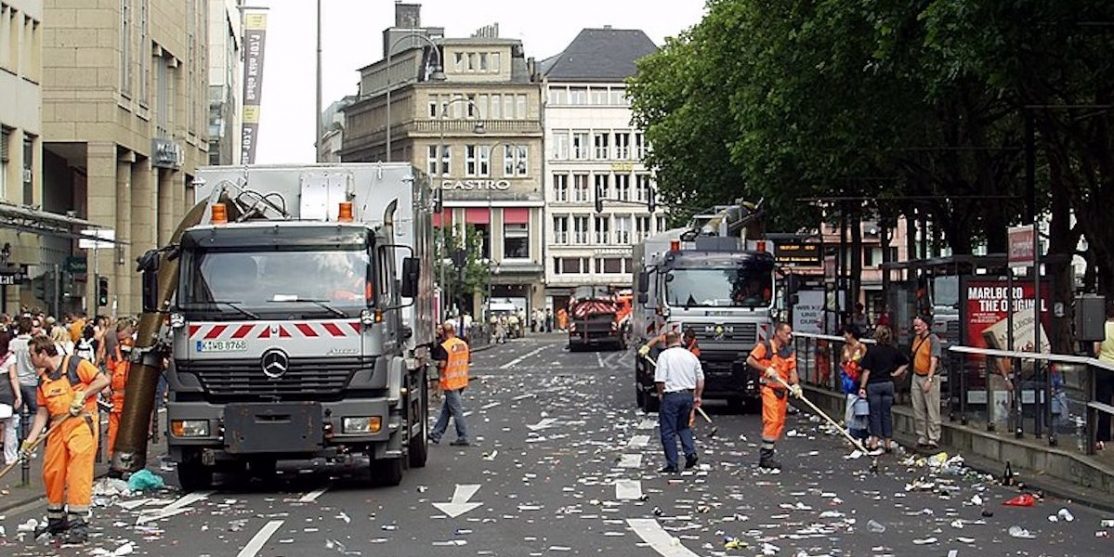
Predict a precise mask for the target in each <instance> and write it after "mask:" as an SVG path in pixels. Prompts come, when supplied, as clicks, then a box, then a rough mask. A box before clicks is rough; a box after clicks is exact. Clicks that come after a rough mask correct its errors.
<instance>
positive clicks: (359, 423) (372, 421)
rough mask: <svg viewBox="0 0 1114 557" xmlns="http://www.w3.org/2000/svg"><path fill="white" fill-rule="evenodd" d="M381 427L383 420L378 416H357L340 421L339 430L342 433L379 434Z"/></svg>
mask: <svg viewBox="0 0 1114 557" xmlns="http://www.w3.org/2000/svg"><path fill="white" fill-rule="evenodd" d="M382 427H383V418H380V417H379V416H358V417H352V418H344V419H343V420H341V424H340V429H341V432H343V433H379V429H380V428H382Z"/></svg>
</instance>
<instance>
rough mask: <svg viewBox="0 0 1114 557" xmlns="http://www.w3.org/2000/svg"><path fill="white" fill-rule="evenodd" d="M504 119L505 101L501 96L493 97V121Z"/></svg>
mask: <svg viewBox="0 0 1114 557" xmlns="http://www.w3.org/2000/svg"><path fill="white" fill-rule="evenodd" d="M502 117H503V100H502V96H501V95H492V96H491V119H492V120H498V119H500V118H502Z"/></svg>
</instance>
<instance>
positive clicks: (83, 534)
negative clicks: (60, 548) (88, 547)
mask: <svg viewBox="0 0 1114 557" xmlns="http://www.w3.org/2000/svg"><path fill="white" fill-rule="evenodd" d="M87 541H89V524H88V523H87V522H85V519H83V518H75V519H74V520H71V521H70V527H69V528H68V529H67V530H66V533H65V534H62V543H64V544H81V543H85V542H87Z"/></svg>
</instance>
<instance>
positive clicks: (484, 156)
mask: <svg viewBox="0 0 1114 557" xmlns="http://www.w3.org/2000/svg"><path fill="white" fill-rule="evenodd" d="M464 175H465V176H468V177H476V176H480V177H487V176H490V175H491V146H490V145H466V146H465V147H464Z"/></svg>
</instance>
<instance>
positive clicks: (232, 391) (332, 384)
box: [176, 358, 372, 400]
mask: <svg viewBox="0 0 1114 557" xmlns="http://www.w3.org/2000/svg"><path fill="white" fill-rule="evenodd" d="M371 365H372V361H371V360H364V359H361V358H328V359H323V358H291V359H290V368H289V369H288V370H287V371H286V373H285V374H284V375H283V376H282V377H279V378H277V379H272V378H270V377H267V376H266V375H264V374H263V369H262V367H261V365H260V363H259V360H258V359H255V360H238V361H228V360H224V361H220V362H206V361H193V362H184V361H179V362H176V366H177V370H178V372H179V373H192V374H194V375H196V376H197V379H198V380H199V381H200V382H201V386H202V388H204V389H205V393H206V395H207V396H208V397H210V398H219V399H223V400H231V399H235V400H245V399H268V400H271V399H280V400H318V399H321V398H322V397H329V396H333V395H339V394H340V392H341V391H343V390H344V388H345V387H346V386H347V385H348V382H349V381H350V380H351V379H352V375H353V374H355V373H356V371H357V370H358V369H360V368H362V367H369V366H371Z"/></svg>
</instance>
